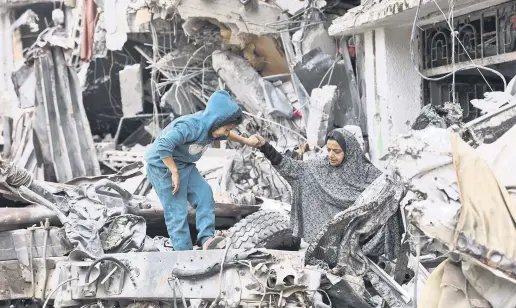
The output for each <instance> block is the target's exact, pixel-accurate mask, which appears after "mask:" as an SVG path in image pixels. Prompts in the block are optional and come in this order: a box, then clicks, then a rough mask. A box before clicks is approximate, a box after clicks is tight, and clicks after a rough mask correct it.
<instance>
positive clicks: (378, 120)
mask: <svg viewBox="0 0 516 308" xmlns="http://www.w3.org/2000/svg"><path fill="white" fill-rule="evenodd" d="M410 31H411V29H410V28H409V27H405V28H389V29H386V28H381V29H378V30H375V31H370V32H366V33H365V35H364V49H365V83H366V85H367V86H366V102H367V103H366V106H367V111H366V112H367V125H368V135H369V148H370V155H371V159H372V161H373V162H378V160H379V158H380V157H382V156H383V155H385V154H386V152H387V150H388V147H389V145H390V144H391V143H392V141H393V138H394V137H395V136H396V135H398V134H400V133H405V132H407V131H409V129H410V125H411V123H412V122H413V121H414V120H415V119H416V117H417V116H418V114H419V111H420V110H421V107H422V101H421V78H420V77H419V75H418V74H417V72H416V71H415V70H414V68H413V65H412V63H411V57H410V51H409V48H408V42H409V39H410Z"/></svg>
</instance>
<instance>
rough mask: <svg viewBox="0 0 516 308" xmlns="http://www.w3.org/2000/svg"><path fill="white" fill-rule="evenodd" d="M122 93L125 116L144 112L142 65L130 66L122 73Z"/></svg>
mask: <svg viewBox="0 0 516 308" xmlns="http://www.w3.org/2000/svg"><path fill="white" fill-rule="evenodd" d="M119 76H120V93H121V95H122V112H123V113H124V116H133V115H137V114H138V113H141V112H142V111H143V82H142V73H141V67H140V64H134V65H128V66H126V67H125V68H124V69H123V70H121V71H120V75H119Z"/></svg>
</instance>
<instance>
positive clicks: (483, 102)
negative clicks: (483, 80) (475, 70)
mask: <svg viewBox="0 0 516 308" xmlns="http://www.w3.org/2000/svg"><path fill="white" fill-rule="evenodd" d="M514 100H516V98H515V97H514V95H511V94H508V93H505V92H487V93H485V94H484V99H474V100H471V104H472V105H473V106H475V108H477V109H480V110H481V112H482V114H486V113H490V112H493V111H495V110H497V109H499V108H500V107H502V106H504V105H506V104H508V103H511V102H513V101H514Z"/></svg>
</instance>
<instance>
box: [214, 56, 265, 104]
mask: <svg viewBox="0 0 516 308" xmlns="http://www.w3.org/2000/svg"><path fill="white" fill-rule="evenodd" d="M212 61H213V69H214V70H215V71H216V72H217V74H218V75H219V77H220V79H222V80H223V81H224V82H225V83H226V85H227V87H228V88H229V89H230V90H231V92H233V94H234V95H235V96H236V97H237V99H238V101H239V102H240V103H241V104H242V105H243V106H244V107H245V108H246V109H247V110H249V111H251V112H252V113H254V114H258V113H261V114H265V113H266V112H267V103H266V100H265V93H264V90H263V87H262V86H261V85H260V83H261V82H260V81H261V76H260V75H259V74H258V73H257V72H256V70H255V69H253V68H252V66H251V65H250V64H249V63H248V62H247V61H246V60H245V59H243V58H241V57H239V56H237V55H234V54H232V53H230V52H227V51H226V52H224V51H218V50H217V51H214V52H213V54H212Z"/></svg>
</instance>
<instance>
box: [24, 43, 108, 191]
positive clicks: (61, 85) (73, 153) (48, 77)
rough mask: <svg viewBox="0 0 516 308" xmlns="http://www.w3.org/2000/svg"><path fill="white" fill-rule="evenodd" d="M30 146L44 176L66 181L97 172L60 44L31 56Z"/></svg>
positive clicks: (83, 115)
mask: <svg viewBox="0 0 516 308" xmlns="http://www.w3.org/2000/svg"><path fill="white" fill-rule="evenodd" d="M34 68H35V73H36V104H35V117H34V122H33V127H34V148H35V149H36V155H37V157H38V162H39V163H43V167H44V170H45V179H46V180H50V181H57V182H61V183H62V182H67V181H70V180H72V179H73V178H75V177H79V176H94V175H100V166H99V162H98V159H97V154H96V152H95V146H94V143H93V138H92V135H91V130H90V125H89V123H88V119H87V118H86V113H85V110H84V106H83V102H82V91H81V88H80V84H79V80H78V77H77V74H76V73H75V71H74V70H73V69H72V68H70V67H68V66H67V65H66V62H65V58H64V53H63V49H62V48H60V47H51V48H44V49H41V50H40V51H39V56H38V57H36V58H35V62H34Z"/></svg>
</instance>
